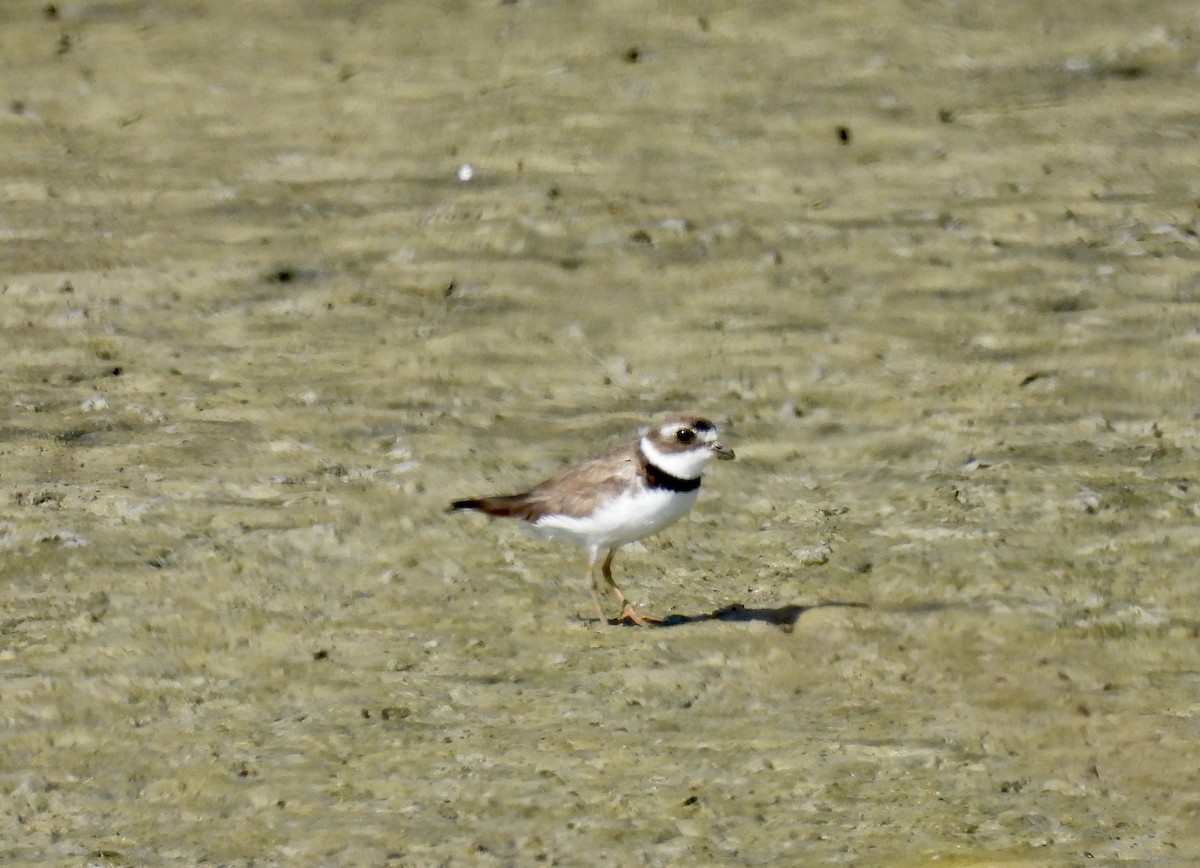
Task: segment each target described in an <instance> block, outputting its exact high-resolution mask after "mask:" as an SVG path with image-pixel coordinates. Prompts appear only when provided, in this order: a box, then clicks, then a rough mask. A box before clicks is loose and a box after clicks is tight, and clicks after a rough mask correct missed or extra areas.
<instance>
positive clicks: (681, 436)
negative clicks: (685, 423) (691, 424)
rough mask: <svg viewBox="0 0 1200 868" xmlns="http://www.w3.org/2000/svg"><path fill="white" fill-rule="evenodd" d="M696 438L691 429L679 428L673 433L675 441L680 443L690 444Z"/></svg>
mask: <svg viewBox="0 0 1200 868" xmlns="http://www.w3.org/2000/svg"><path fill="white" fill-rule="evenodd" d="M695 438H696V432H695V431H693V430H692V429H691V428H680V429H679V430H678V431H676V432H675V439H676V440H678V441H679V442H680V443H691V442H692V441H693V440H694V439H695Z"/></svg>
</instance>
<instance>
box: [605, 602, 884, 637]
mask: <svg viewBox="0 0 1200 868" xmlns="http://www.w3.org/2000/svg"><path fill="white" fill-rule="evenodd" d="M833 608H852V609H865V608H867V604H866V603H853V602H845V601H842V600H829V601H827V602H823V603H813V604H811V605H808V606H802V605H798V604H793V605H790V606H773V607H772V606H764V607H748V606H743V605H742V604H741V603H732V604H730V605H728V606H722V607H721V608H720V609H716V610H714V611H712V612H707V613H704V614H700V615H668V616H667V617H665V618H663V619H662V620H660V621H654V622H651V623H650V626H651V627H659V628H661V627H682V626H683V625H685V624H699V623H702V622H704V621H728V622H734V623H746V622H749V621H758V622H761V623H763V624H773V625H774V626H776V627H779V628H780V629H782V630H783V632H785V633H790V632H792V630H794V629H795V628H796V622H797V621H799V620H800V616H801V615H803V614H804V613H805V612H807V611H809V610H810V609H833ZM609 623H610V624H621V625H625V626H633V624H632V622H630V621H617V620H615V619H610V620H609Z"/></svg>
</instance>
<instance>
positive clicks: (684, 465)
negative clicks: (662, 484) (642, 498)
mask: <svg viewBox="0 0 1200 868" xmlns="http://www.w3.org/2000/svg"><path fill="white" fill-rule="evenodd" d="M640 445H641V448H642V454H643V455H645V456H646V460H647V461H649V462H650V463H651V464H653V465H654V466H655V467H657V468H659V469H660V470H665V471H666V472H667V473H669V474H671V475H672V476H674V477H676V478H678V479H699V478H700V474H701V473H702V472H703V470H704V465H705V464H706V463H708V459H709V458H711V457H712V451H711V450H710V449H709V448H708V444H706V443H698V444H697V445H696V448H695V449H689V450H687V451H686V452H663V451H662V450H661V449H659V448H658V447H657V446H655V445H654V444H653V443H652V442H651V441H650V438H648V437H643V438H642V440H641V444H640Z"/></svg>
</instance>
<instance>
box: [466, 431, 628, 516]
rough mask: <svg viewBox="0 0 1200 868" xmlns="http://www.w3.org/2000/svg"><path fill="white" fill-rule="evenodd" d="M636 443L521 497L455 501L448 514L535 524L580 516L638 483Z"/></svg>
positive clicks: (576, 467)
mask: <svg viewBox="0 0 1200 868" xmlns="http://www.w3.org/2000/svg"><path fill="white" fill-rule="evenodd" d="M641 476H642V468H641V463H640V453H639V451H638V446H637V443H629V444H626V445H625V446H621V447H620V448H618V449H614V450H612V451H611V452H606V453H604V454H603V455H597V456H596V457H595V458H589V459H587V460H586V461H581V462H579V463H578V464H573V465H571V466H570V467H568V468H566V469H565V470H563V471H561V472H559V473H556V474H555V475H554V476H551V477H550V478H549V479H547V480H546V481H545V482H541V483H538V484H537V485H535V486H534V487H533V488H531V489H529V491H526V492H523V493H521V494H508V495H499V496H495V497H480V498H477V499H472V500H456V501H454V503H452V504H451V505H450V509H451V510H455V509H475V510H478V511H480V512H484V513H487V514H488V515H495V516H513V517H516V518H523V519H525V520H526V521H530V522H533V521H537V520H538V519H539V518H542V517H543V516H546V515H569V516H575V517H578V516H583V515H587V514H589V513H591V512H592V511H593V510H595V508H596V506H597V505H598V504H599V503H601V502H603V501H605V500H608V499H609V498H611V497H615V496H616V495H618V494H620V492H621V491H622V490H623V489H625V488H626V487H628V486H629V485H630V484H631V483H632V484H638V483H639V481H640V480H641Z"/></svg>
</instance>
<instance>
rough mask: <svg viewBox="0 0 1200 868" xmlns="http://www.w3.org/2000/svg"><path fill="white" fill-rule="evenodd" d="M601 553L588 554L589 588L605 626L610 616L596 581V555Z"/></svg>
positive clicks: (602, 623) (601, 622) (597, 612)
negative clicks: (602, 604) (605, 613)
mask: <svg viewBox="0 0 1200 868" xmlns="http://www.w3.org/2000/svg"><path fill="white" fill-rule="evenodd" d="M599 554H600V553H599V552H590V553H589V554H588V565H587V578H588V590H589V591H591V593H592V603H593V604H595V606H596V614H597V615H599V616H600V624H601V626H603V625H604V624H607V623H608V618H607V617H605V615H604V607H603V606H601V605H600V593H599V592H600V588H599V586H598V583H597V582H596V557H597V555H599ZM609 557H610V558H611V557H612V556H611V555H609ZM606 563H607V561H606Z"/></svg>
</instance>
